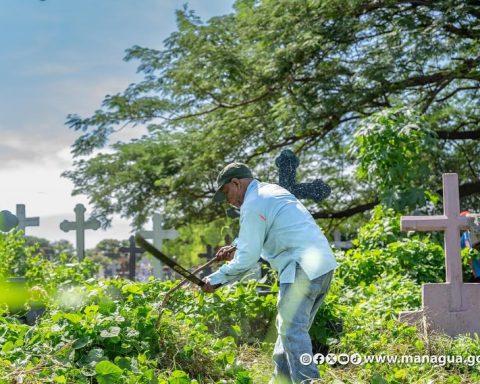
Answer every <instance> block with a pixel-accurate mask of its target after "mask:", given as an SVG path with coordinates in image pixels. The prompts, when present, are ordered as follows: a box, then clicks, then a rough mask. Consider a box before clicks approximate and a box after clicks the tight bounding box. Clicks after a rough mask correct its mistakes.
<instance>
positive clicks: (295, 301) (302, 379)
mask: <svg viewBox="0 0 480 384" xmlns="http://www.w3.org/2000/svg"><path fill="white" fill-rule="evenodd" d="M332 276H333V271H330V272H328V273H326V274H325V275H322V276H319V277H317V278H316V279H314V280H309V278H308V277H307V275H306V274H305V272H304V271H303V269H302V268H301V267H300V266H299V265H297V269H296V272H295V282H294V283H291V284H285V283H284V284H280V292H279V296H278V302H277V309H278V315H277V321H276V326H277V331H278V337H277V342H276V343H275V349H274V351H273V361H274V363H275V370H274V372H273V378H272V380H271V381H270V383H275V384H284V383H285V384H286V383H289V384H291V383H295V384H297V383H309V382H310V380H311V379H316V378H319V377H320V376H319V373H318V369H317V366H316V365H315V363H313V362H312V363H311V364H310V365H303V364H302V363H301V362H300V356H301V355H302V354H304V353H308V354H310V355H312V341H311V339H310V335H309V334H308V330H309V329H310V327H311V326H312V323H313V320H314V318H315V314H316V313H317V311H318V308H319V307H320V304H322V302H323V299H324V298H325V295H326V294H327V292H328V290H329V289H330V283H331V281H332Z"/></svg>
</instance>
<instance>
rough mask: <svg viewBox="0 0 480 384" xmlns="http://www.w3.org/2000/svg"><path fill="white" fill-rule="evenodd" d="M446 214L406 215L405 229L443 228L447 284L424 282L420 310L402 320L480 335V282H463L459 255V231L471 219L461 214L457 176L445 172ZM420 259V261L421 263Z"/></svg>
mask: <svg viewBox="0 0 480 384" xmlns="http://www.w3.org/2000/svg"><path fill="white" fill-rule="evenodd" d="M443 207H444V214H443V215H441V216H440V215H438V216H403V217H402V218H401V221H400V226H401V229H402V230H403V231H407V230H418V231H443V232H444V233H445V237H444V238H445V240H444V243H445V264H446V283H441V284H423V286H422V303H423V309H422V310H420V311H411V312H403V313H401V314H400V319H401V320H404V321H407V322H410V323H415V324H417V325H418V324H420V325H421V326H422V327H423V328H424V329H425V330H428V329H431V330H437V331H442V332H445V333H446V334H448V335H450V336H456V335H459V334H466V333H470V334H473V333H474V332H476V333H479V334H480V322H479V320H478V319H479V318H480V284H464V283H463V274H462V263H461V258H460V231H461V230H466V229H468V228H469V226H470V225H471V222H472V219H471V218H468V217H464V216H460V202H459V190H458V175H457V174H455V173H448V174H444V175H443ZM420 262H421V260H419V263H420Z"/></svg>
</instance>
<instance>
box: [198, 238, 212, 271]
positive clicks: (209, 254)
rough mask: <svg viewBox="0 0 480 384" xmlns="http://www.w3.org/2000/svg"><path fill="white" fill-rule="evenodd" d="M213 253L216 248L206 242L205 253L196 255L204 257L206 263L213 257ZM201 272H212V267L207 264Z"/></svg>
mask: <svg viewBox="0 0 480 384" xmlns="http://www.w3.org/2000/svg"><path fill="white" fill-rule="evenodd" d="M215 254H216V249H215V250H214V249H213V247H212V246H211V245H210V244H207V251H206V252H205V253H199V254H198V257H202V258H205V262H206V263H207V262H209V261H210V260H212V259H213V258H215ZM202 264H203V263H202ZM202 272H203V273H202V276H208V275H210V274H211V273H212V268H211V267H210V266H208V267H207V268H205V269H204V270H203V271H202Z"/></svg>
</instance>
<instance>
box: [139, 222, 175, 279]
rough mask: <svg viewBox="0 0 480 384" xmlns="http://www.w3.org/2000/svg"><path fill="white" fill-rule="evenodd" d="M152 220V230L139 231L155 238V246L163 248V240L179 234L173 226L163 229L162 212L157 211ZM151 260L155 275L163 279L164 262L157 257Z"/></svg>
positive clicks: (142, 234)
mask: <svg viewBox="0 0 480 384" xmlns="http://www.w3.org/2000/svg"><path fill="white" fill-rule="evenodd" d="M152 221H153V230H152V231H139V233H140V235H141V236H143V237H144V238H146V239H153V245H154V246H155V248H157V249H159V250H162V243H163V240H167V239H175V238H176V237H177V236H178V232H177V231H176V230H175V229H173V228H170V229H163V216H162V215H161V214H160V213H155V214H154V215H153V219H152ZM151 261H152V267H153V276H155V277H156V278H158V279H163V276H164V272H163V266H162V263H161V262H160V261H159V260H157V259H153V260H151Z"/></svg>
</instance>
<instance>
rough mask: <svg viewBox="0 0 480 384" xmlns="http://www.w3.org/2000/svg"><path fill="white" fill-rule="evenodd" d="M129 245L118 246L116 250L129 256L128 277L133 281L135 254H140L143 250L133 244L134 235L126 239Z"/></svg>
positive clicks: (135, 262)
mask: <svg viewBox="0 0 480 384" xmlns="http://www.w3.org/2000/svg"><path fill="white" fill-rule="evenodd" d="M128 240H129V243H130V246H129V247H128V248H127V247H120V248H119V249H118V250H119V251H120V252H124V253H128V254H129V256H130V258H129V259H128V278H129V279H130V280H132V281H135V266H136V265H137V254H138V255H141V254H142V253H143V252H144V251H143V249H142V248H137V247H136V246H135V236H130V238H129V239H128Z"/></svg>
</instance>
